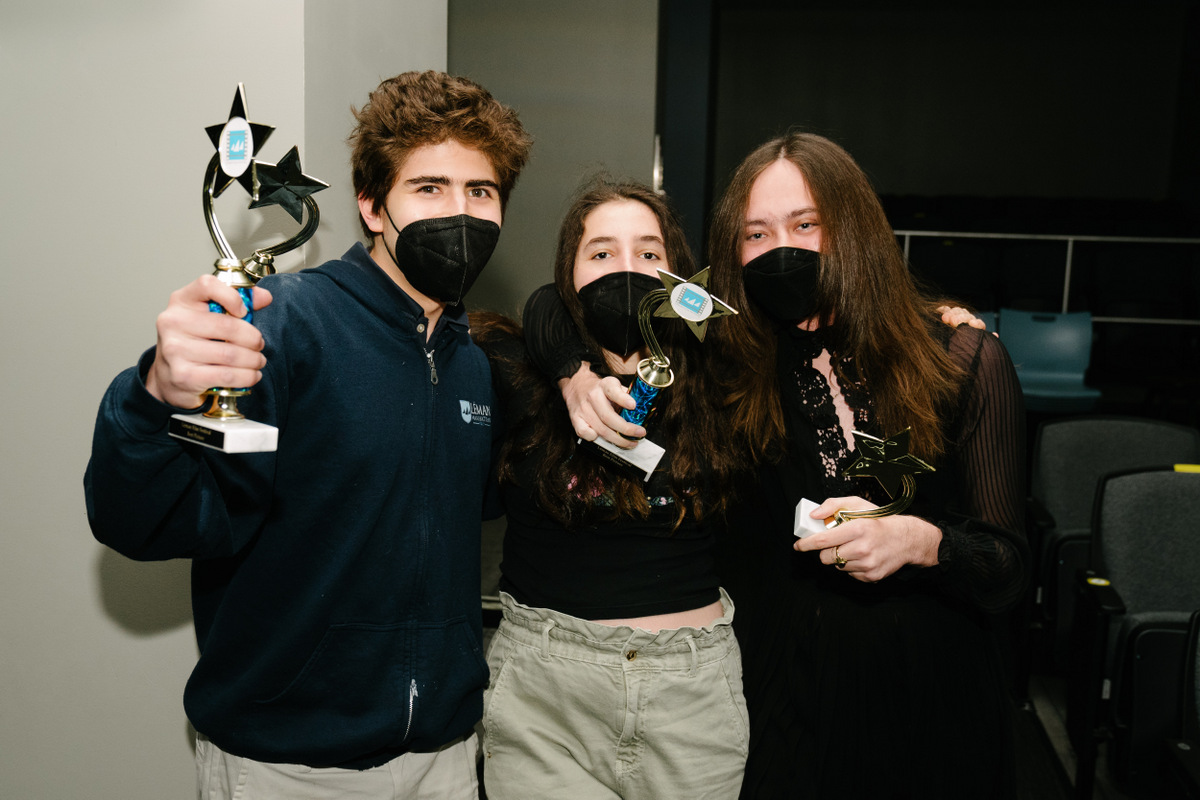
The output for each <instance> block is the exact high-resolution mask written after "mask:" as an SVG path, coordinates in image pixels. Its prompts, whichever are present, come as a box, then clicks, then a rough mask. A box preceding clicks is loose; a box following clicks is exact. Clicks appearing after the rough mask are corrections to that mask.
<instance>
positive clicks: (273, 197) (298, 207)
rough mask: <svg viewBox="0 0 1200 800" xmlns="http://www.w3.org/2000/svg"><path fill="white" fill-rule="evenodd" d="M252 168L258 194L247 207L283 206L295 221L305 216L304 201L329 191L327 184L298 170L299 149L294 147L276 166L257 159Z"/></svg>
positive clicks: (255, 194) (256, 193)
mask: <svg viewBox="0 0 1200 800" xmlns="http://www.w3.org/2000/svg"><path fill="white" fill-rule="evenodd" d="M252 169H253V171H254V185H255V187H257V189H258V191H257V192H255V193H254V194H253V197H254V199H253V201H252V202H251V203H250V208H263V207H265V206H276V205H277V206H282V207H283V210H284V211H286V212H288V213H289V214H291V215H292V219H294V220H296V222H300V221H301V219H303V217H304V198H305V197H308V196H309V195H310V194H313V193H315V192H319V191H321V190H322V189H328V188H329V184H328V183H325V182H324V181H320V180H317V179H316V178H314V177H312V176H311V175H305V174H304V172H303V171H302V170H301V168H300V149H299V148H298V147H295V146H294V145H293V147H292V149H291V150H288V151H287V155H285V156H284V157H283V158H281V159H279V163H278V164H268V163H266V162H265V161H257V160H256V161H255V162H254V165H253V167H252Z"/></svg>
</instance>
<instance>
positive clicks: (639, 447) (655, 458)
mask: <svg viewBox="0 0 1200 800" xmlns="http://www.w3.org/2000/svg"><path fill="white" fill-rule="evenodd" d="M580 441H582V440H580ZM590 444H594V445H595V446H596V447H598V448H599V449H600V454H601V455H603V456H604V457H605V458H608V459H610V460H613V461H616V462H617V464H619V465H622V466H629V467H633V468H634V469H636V470H637V471H638V472H643V473H645V477H644V478H642V480H643V481H648V480H650V475H651V473H653V472H654V468H655V467H657V466H658V462H659V461H661V460H662V457H663V454H664V453H666V452H667V451H666V450H664V449H663V448H661V447H659V446H658V445H656V444H655V443H654V442H652V441H650V440H649V439H642V440H641V441H640V442H638V443H637V444H636V445H634V446H633V447H632V448H631V449H629V450H625V449H624V448H621V447H617V446H616V445H615V444H613V443H612V442H609V441H607V440H605V439H601V438H599V437H597V438H596V440H595V441H594V442H590Z"/></svg>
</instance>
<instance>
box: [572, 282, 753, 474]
mask: <svg viewBox="0 0 1200 800" xmlns="http://www.w3.org/2000/svg"><path fill="white" fill-rule="evenodd" d="M658 277H659V280H661V281H662V283H663V288H662V289H655V290H653V291H651V292H650V293H648V294H647V295H646V296H645V297H643V298H642V302H641V304H639V305H638V327H639V328H640V329H641V331H642V338H643V339H645V341H646V347H647V349H649V350H650V356H649V358H643V359H642V360H641V361H639V362H638V365H637V376H636V377H635V379H634V382H633V386H631V387H630V389H629V394H630V395H631V396H632V397H633V399H634V400H635V401H636V402H637V405H636V406H634V407H633V408H632V409H622V411H621V416H622V417H623V418H624V419H626V420H628V421H629V422H632V423H634V424H635V425H645V422H646V418H647V417H649V416H650V414H651V412H652V411H653V410H654V401H655V400H656V399H657V397H658V395H659V392H661V391H662V390H663V389H665V388H667V387H668V386H670V385H671V384H672V383H674V381H675V374H674V373H673V372H671V359H669V358H667V356H666V354H665V353H663V350H662V346H661V345H660V344H659V343H658V337H656V336H655V335H654V329H653V328H652V327H651V325H650V318H651V317H652V316H653V317H665V318H669V319H682V320H683V321H684V322H686V323H687V326H688V328H690V329H691V331H692V333H693V334H695V336H696V338H697V339H699V340H700V341H701V342H703V341H704V334H705V333H706V332H707V331H708V322H709V320H711V319H716V318H717V317H724V316H728V315H730V314H736V313H737V311H736V310H734V309H733V308H732V307H731V306H728V305H726V304H725V303H724V302H722V301H721V300H719V299H718V298H716V297H713V296H712V295H711V294H710V293H709V291H708V267H705V268H704V269H702V270H700V271H699V272H697V273H696V274H695V275H693V276H692V277H690V278H687V279H684V278H681V277H679V276H678V275H673V274H672V273H670V272H667V271H666V270H663V269H660V270H658ZM595 444H596V445H597V446H598V447H599V448H600V449H601V450H602V451H603V452H604V453H605V455H606V456H607V457H610V458H615V459H616V460H617V461H618V462H619V463H622V464H629V465H632V466H633V467H635V468H637V469H638V470H639V471H641V472H643V473H645V477H644V478H643V479H642V480H649V479H650V475H651V473H653V472H654V468H655V467H656V466H658V462H659V461H660V460H661V459H662V457H663V454H664V453H665V452H666V451H665V450H663V448H662V447H661V446H660V445H657V444H655V443H654V442H652V441H650V440H649V439H642V440H641V441H640V442H638V443H637V445H636V446H634V447H633V448H632V449H629V450H625V449H622V448H620V447H617V446H616V445H614V444H612V443H610V442H607V441H605V440H604V439H596V441H595Z"/></svg>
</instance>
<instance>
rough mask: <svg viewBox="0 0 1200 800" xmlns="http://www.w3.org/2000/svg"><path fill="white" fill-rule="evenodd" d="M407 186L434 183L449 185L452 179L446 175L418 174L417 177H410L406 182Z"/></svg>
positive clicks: (436, 184)
mask: <svg viewBox="0 0 1200 800" xmlns="http://www.w3.org/2000/svg"><path fill="white" fill-rule="evenodd" d="M404 184H405V185H406V186H423V185H427V184H434V185H435V186H449V185H450V179H449V178H447V177H446V176H445V175H418V176H416V177H415V178H409V179H408V180H406V181H405V182H404Z"/></svg>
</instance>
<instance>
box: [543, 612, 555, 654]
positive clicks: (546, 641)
mask: <svg viewBox="0 0 1200 800" xmlns="http://www.w3.org/2000/svg"><path fill="white" fill-rule="evenodd" d="M553 628H554V620H552V619H551V620H546V624H544V625H543V626H542V658H544V659H549V658H550V631H551V629H553Z"/></svg>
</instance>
